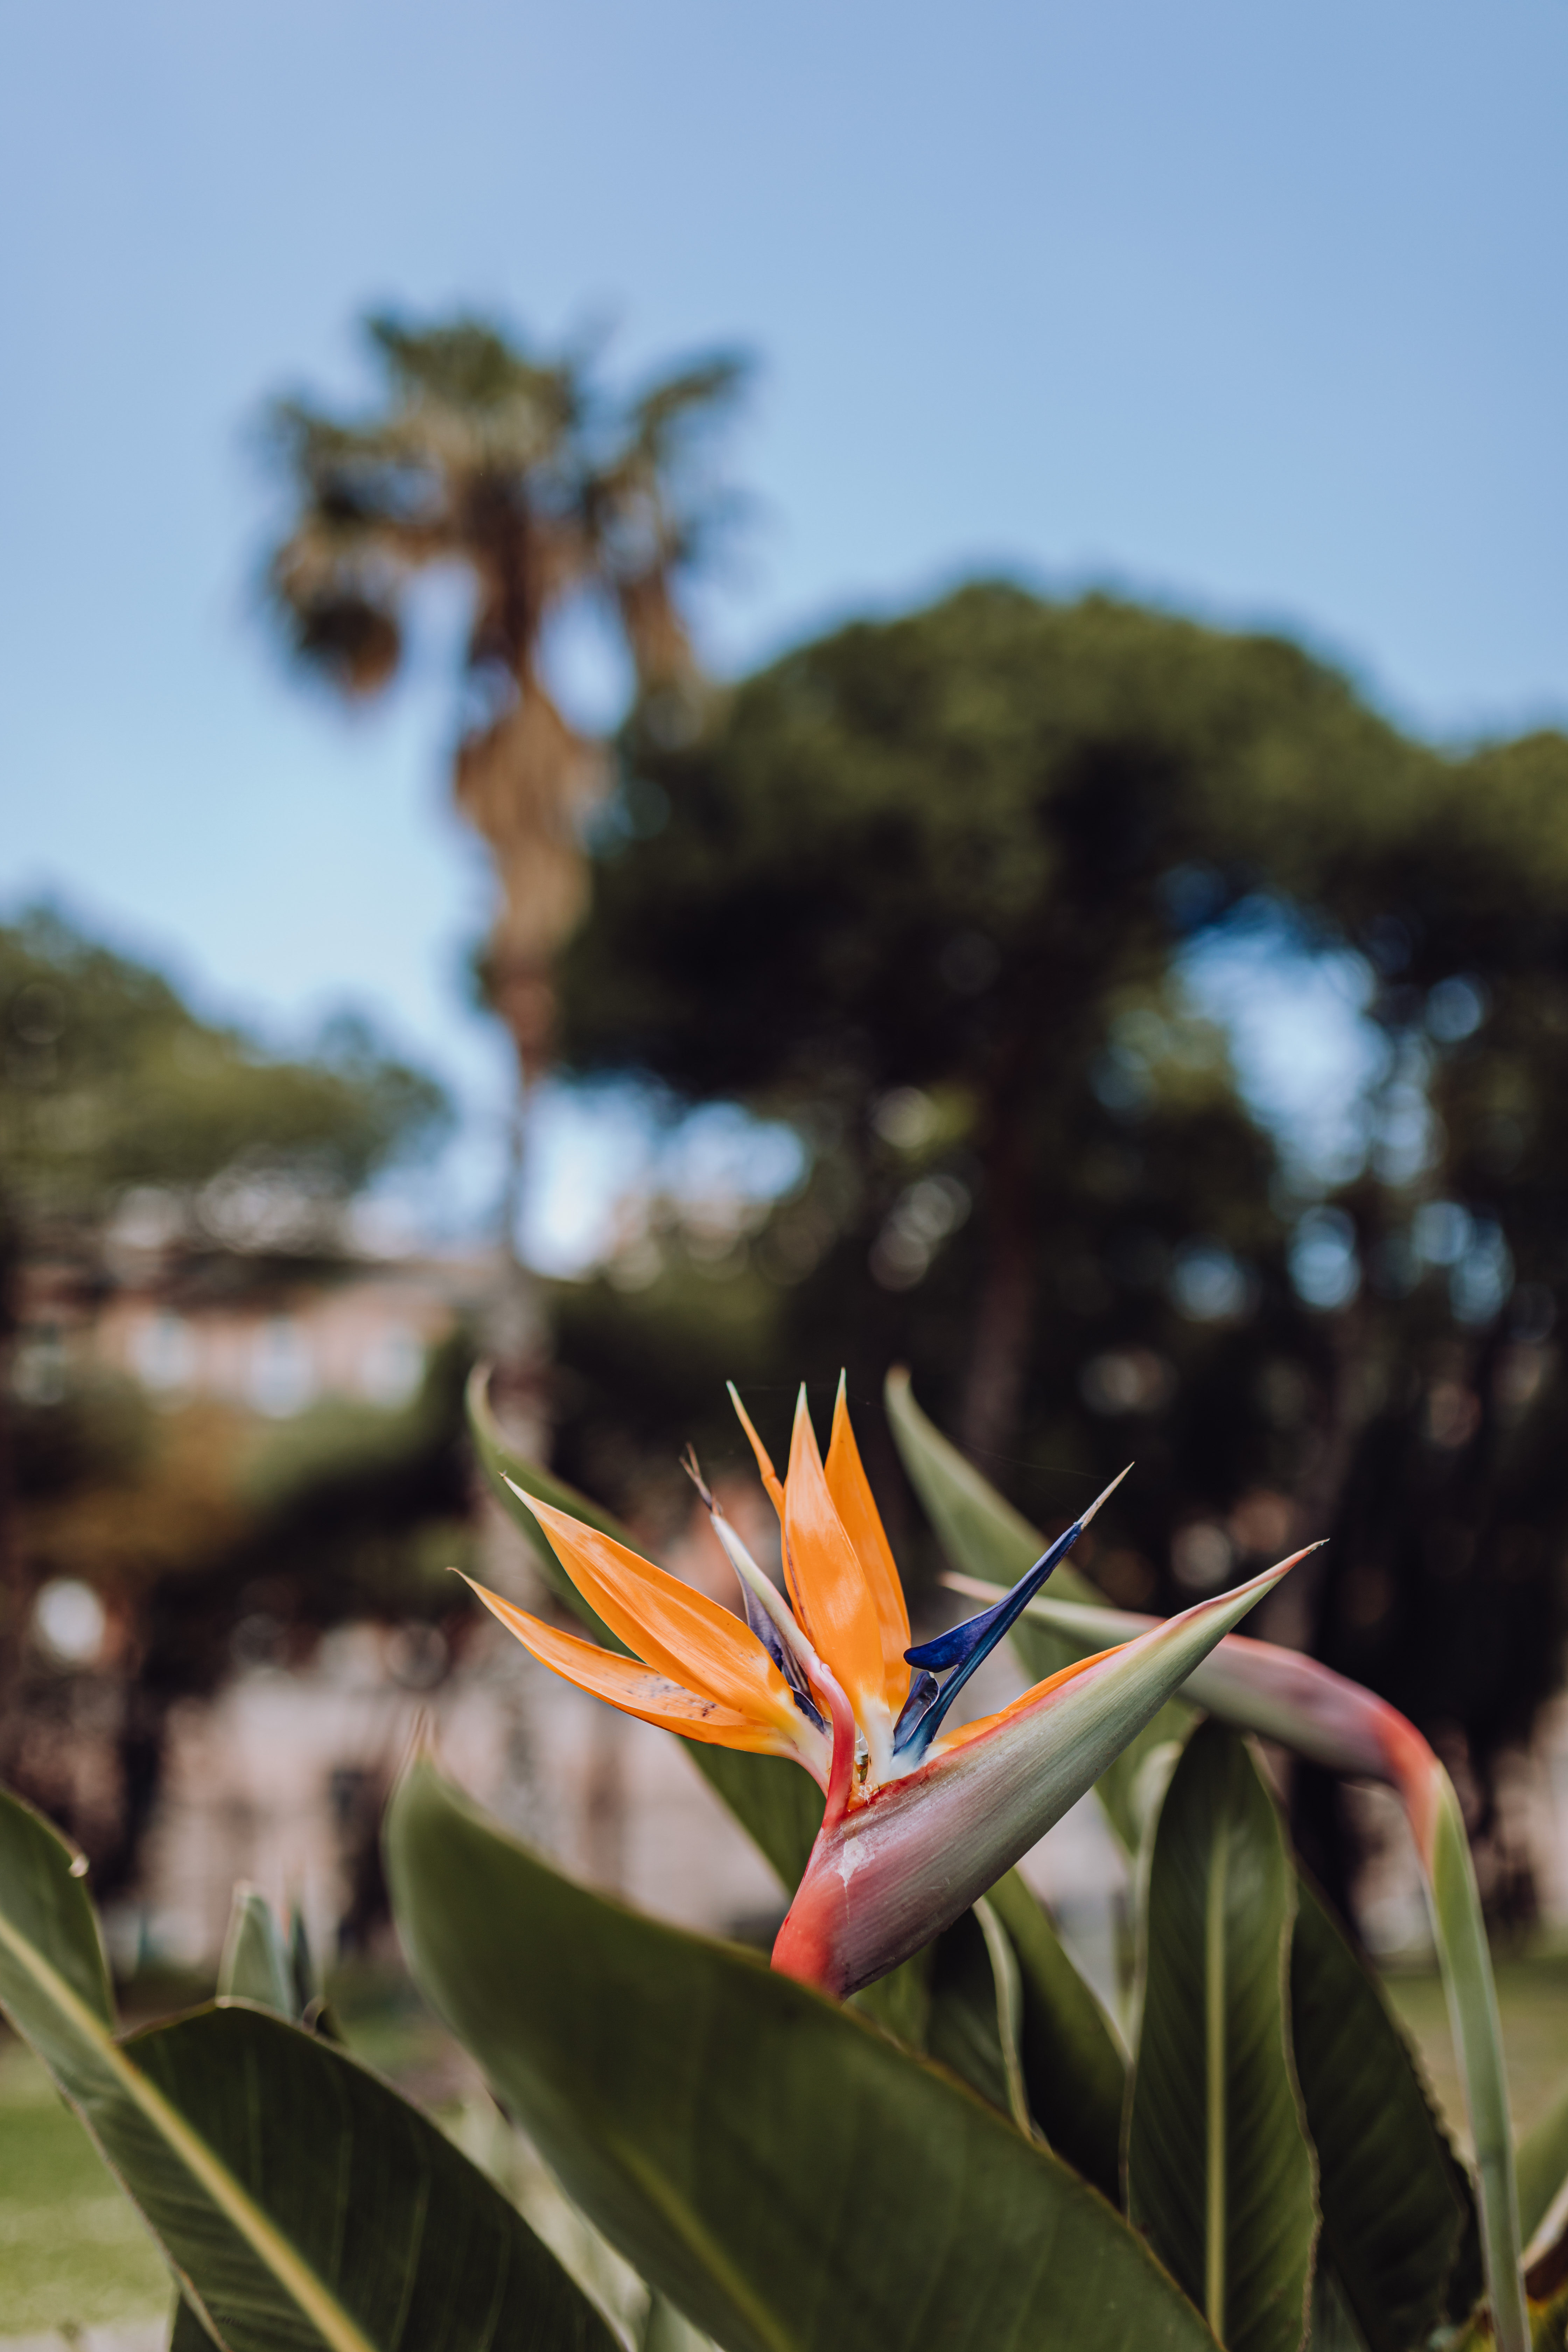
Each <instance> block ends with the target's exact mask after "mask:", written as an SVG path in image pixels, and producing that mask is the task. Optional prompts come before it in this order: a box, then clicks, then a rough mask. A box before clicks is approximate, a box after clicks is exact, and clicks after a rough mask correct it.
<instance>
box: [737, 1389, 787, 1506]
mask: <svg viewBox="0 0 1568 2352" xmlns="http://www.w3.org/2000/svg"><path fill="white" fill-rule="evenodd" d="M728 1386H729V1391H730V1402H731V1404H732V1405H733V1406H734V1408H735V1411H736V1412H737V1413H738V1414H739V1415H740V1421H741V1426H742V1429H743V1430H744V1431H745V1433H746V1435H747V1436H748V1437H749V1438H750V1439H751V1441H752V1453H753V1454H755V1455H756V1457H757V1468H758V1469H759V1470H760V1471H761V1472H762V1474H763V1486H765V1487H766V1488H767V1490H768V1499H769V1501H770V1502H771V1503H772V1505H773V1508H774V1510H775V1511H776V1512H777V1513H778V1515H779V1517H780V1518H781V1519H782V1518H783V1517H784V1488H783V1487H782V1486H780V1484H779V1474H778V1472H777V1471H776V1470H775V1469H774V1468H773V1456H772V1454H770V1453H769V1452H768V1449H767V1447H766V1446H765V1445H764V1444H763V1441H762V1439H761V1438H760V1437H759V1436H758V1435H757V1433H756V1431H755V1430H754V1429H753V1428H752V1416H751V1414H750V1413H749V1412H747V1411H746V1408H745V1406H744V1405H743V1404H742V1402H741V1391H740V1390H739V1389H738V1388H737V1387H736V1386H735V1383H734V1381H730V1382H729V1383H728Z"/></svg>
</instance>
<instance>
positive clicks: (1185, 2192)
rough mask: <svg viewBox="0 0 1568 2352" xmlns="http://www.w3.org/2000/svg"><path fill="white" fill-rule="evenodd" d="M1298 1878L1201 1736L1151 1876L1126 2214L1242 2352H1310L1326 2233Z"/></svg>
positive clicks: (1235, 1775)
mask: <svg viewBox="0 0 1568 2352" xmlns="http://www.w3.org/2000/svg"><path fill="white" fill-rule="evenodd" d="M1294 1895H1295V1873H1294V1872H1293V1870H1292V1869H1291V1866H1290V1863H1289V1857H1288V1855H1287V1853H1286V1850H1285V1841H1284V1838H1283V1835H1282V1833H1281V1831H1280V1827H1279V1815H1278V1813H1277V1812H1276V1810H1275V1806H1274V1801H1273V1800H1272V1798H1271V1797H1270V1796H1269V1794H1268V1790H1267V1789H1266V1788H1265V1787H1264V1785H1263V1782H1262V1780H1261V1779H1260V1777H1259V1775H1258V1769H1257V1767H1256V1765H1255V1764H1254V1763H1253V1760H1252V1758H1251V1755H1250V1754H1249V1752H1248V1750H1247V1747H1246V1745H1245V1744H1244V1742H1243V1741H1242V1740H1240V1739H1239V1738H1237V1737H1236V1735H1235V1734H1234V1733H1233V1732H1229V1731H1227V1730H1226V1729H1225V1728H1224V1727H1222V1726H1221V1725H1219V1724H1215V1723H1206V1724H1204V1725H1202V1726H1201V1727H1199V1729H1198V1730H1197V1731H1196V1732H1194V1735H1193V1738H1191V1740H1190V1741H1189V1742H1188V1744H1187V1748H1186V1751H1185V1753H1184V1756H1183V1758H1182V1760H1181V1762H1180V1763H1179V1764H1178V1766H1177V1767H1176V1769H1175V1772H1174V1773H1173V1776H1172V1780H1171V1784H1170V1787H1169V1789H1168V1790H1167V1791H1166V1794H1165V1801H1164V1803H1163V1805H1162V1807H1161V1809H1160V1819H1159V1824H1158V1827H1157V1829H1156V1832H1155V1835H1154V1842H1153V1851H1152V1857H1151V1862H1150V1869H1149V1895H1148V1906H1147V1912H1146V1917H1145V1938H1146V1948H1145V1953H1144V1960H1143V1993H1142V2028H1141V2031H1140V2034H1139V2040H1138V2050H1137V2055H1136V2058H1135V2060H1134V2066H1133V2080H1132V2096H1131V2108H1130V2116H1129V2128H1128V2210H1129V2211H1130V2212H1131V2216H1132V2219H1133V2221H1135V2222H1136V2223H1138V2224H1139V2226H1140V2227H1142V2229H1144V2230H1145V2231H1147V2233H1148V2237H1149V2242H1150V2243H1151V2245H1152V2247H1153V2249H1154V2251H1155V2252H1156V2253H1158V2254H1159V2255H1160V2257H1161V2259H1162V2260H1163V2262H1165V2263H1168V2264H1169V2266H1170V2268H1171V2270H1172V2271H1173V2273H1175V2275H1176V2277H1177V2278H1178V2279H1179V2280H1180V2281H1181V2283H1182V2284H1183V2285H1184V2287H1185V2288H1186V2289H1187V2291H1188V2293H1189V2294H1191V2295H1192V2296H1193V2298H1194V2301H1196V2302H1198V2303H1200V2304H1201V2305H1202V2307H1203V2308H1204V2310H1205V2312H1206V2313H1207V2315H1208V2317H1209V2321H1210V2324H1211V2326H1213V2328H1214V2331H1215V2335H1216V2336H1218V2337H1219V2338H1220V2340H1221V2341H1222V2343H1224V2344H1226V2345H1227V2346H1228V2347H1230V2352H1297V2347H1299V2346H1300V2342H1301V2338H1302V2336H1303V2333H1304V2331H1305V2327H1306V2324H1307V2304H1308V2293H1309V2289H1310V2284H1311V2275H1312V2248H1313V2240H1314V2238H1315V2236H1316V2232H1317V2216H1316V2213H1315V2211H1314V2209H1313V2202H1312V2157H1311V2150H1310V2146H1309V2143H1308V2140H1307V2136H1306V2132H1305V2129H1304V2128H1303V2126H1302V2122H1301V2117H1300V2112H1299V2109H1298V2106H1297V2097H1296V2086H1295V2083H1294V2081H1293V2079H1292V2075H1291V2069H1290V2052H1289V2033H1288V2026H1287V2016H1286V1969H1287V1961H1288V1958H1289V1935H1290V1926H1291V1918H1292V1914H1293V1910H1294Z"/></svg>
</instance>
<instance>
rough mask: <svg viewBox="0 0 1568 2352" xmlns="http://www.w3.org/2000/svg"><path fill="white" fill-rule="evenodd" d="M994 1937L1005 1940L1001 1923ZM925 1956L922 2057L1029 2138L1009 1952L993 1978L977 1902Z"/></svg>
mask: <svg viewBox="0 0 1568 2352" xmlns="http://www.w3.org/2000/svg"><path fill="white" fill-rule="evenodd" d="M993 1917H994V1914H993ZM993 1935H994V1936H1002V1937H1004V1938H1005V1930H1004V1929H1003V1928H1002V1927H1001V1923H1000V1922H999V1921H997V1922H996V1924H995V1927H994V1930H993ZM929 1951H930V1967H929V1969H928V1972H927V1984H928V1995H929V2003H930V2007H929V2014H928V2016H927V2020H926V2032H925V2042H924V2050H925V2054H926V2056H927V2057H929V2058H932V2059H934V2060H935V2061H936V2063H937V2064H938V2065H940V2066H945V2067H947V2068H948V2070H949V2071H950V2072H951V2073H952V2074H956V2075H957V2076H958V2078H959V2080H960V2082H961V2083H967V2084H968V2085H969V2087H970V2089H971V2090H972V2091H974V2092H976V2093H977V2094H978V2095H979V2096H980V2097H981V2098H983V2099H984V2101H985V2102H986V2104H987V2105H989V2106H993V2107H994V2108H995V2109H996V2110H997V2112H998V2114H1000V2115H1004V2116H1009V2117H1010V2118H1011V2120H1012V2121H1013V2122H1014V2123H1015V2124H1016V2125H1017V2126H1018V2127H1019V2128H1020V2129H1021V2130H1023V2131H1026V2132H1027V2131H1028V2130H1029V2129H1030V2121H1029V2118H1028V2114H1027V2099H1026V2092H1025V2089H1024V2079H1023V2060H1022V2054H1021V2053H1020V2051H1019V2047H1018V2039H1019V2036H1018V2016H1017V2011H1018V2008H1019V2007H1020V2006H1021V1998H1022V1997H1021V1994H1020V1992H1019V1989H1018V1963H1017V1960H1016V1957H1015V1955H1014V1953H1013V1950H1012V1947H1011V1946H1010V1945H1009V1946H1008V1948H1007V1953H1006V1958H1005V1959H1003V1960H1002V1961H1001V1963H1000V1966H1001V1971H1002V1975H1001V1979H1000V1980H999V1978H998V1962H997V1958H996V1956H995V1955H994V1950H993V1943H992V1939H991V1938H988V1937H987V1936H986V1934H985V1931H984V1927H982V1925H981V1919H980V1906H979V1904H976V1905H975V1906H974V1907H973V1910H970V1911H965V1912H964V1913H963V1915H962V1916H961V1917H959V1918H957V1919H955V1920H954V1921H953V1923H952V1927H948V1928H944V1930H943V1931H942V1934H941V1935H940V1936H939V1937H937V1939H936V1941H935V1943H934V1944H932V1945H931V1946H930V1947H929ZM908 1965H909V1963H908V1962H907V1961H906V1963H905V1966H906V1967H907V1966H908ZM999 2011H1000V2012H1003V2013H1001V2014H999Z"/></svg>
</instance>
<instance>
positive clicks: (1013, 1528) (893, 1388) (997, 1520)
mask: <svg viewBox="0 0 1568 2352" xmlns="http://www.w3.org/2000/svg"><path fill="white" fill-rule="evenodd" d="M882 1402H883V1403H884V1405H885V1407H886V1409H887V1414H888V1425H889V1428H890V1429H891V1431H892V1433H893V1443H894V1444H896V1445H897V1447H898V1449H899V1458H900V1461H901V1462H902V1464H903V1465H904V1469H905V1472H906V1474H907V1475H908V1477H909V1481H910V1486H912V1487H913V1488H914V1490H915V1492H916V1494H917V1495H918V1496H920V1498H921V1504H922V1505H923V1506H924V1508H925V1514H926V1517H927V1518H928V1519H930V1521H931V1525H932V1527H933V1528H935V1529H936V1534H937V1541H938V1542H939V1543H940V1544H941V1546H942V1549H943V1551H944V1552H946V1554H947V1556H948V1558H949V1559H950V1560H951V1561H952V1564H953V1566H954V1567H955V1568H962V1569H963V1570H964V1571H965V1573H966V1574H968V1575H970V1576H983V1577H984V1578H986V1579H987V1580H989V1581H990V1582H991V1583H993V1584H1002V1585H1014V1584H1016V1583H1017V1581H1018V1579H1019V1578H1020V1577H1021V1576H1023V1575H1024V1574H1026V1571H1027V1570H1029V1569H1031V1568H1033V1566H1034V1564H1035V1562H1036V1561H1037V1559H1039V1557H1040V1554H1041V1553H1042V1552H1043V1551H1044V1550H1045V1549H1046V1538H1045V1537H1044V1536H1043V1535H1042V1534H1041V1533H1040V1531H1039V1529H1038V1528H1036V1527H1031V1526H1030V1524H1029V1522H1028V1520H1027V1519H1026V1518H1025V1517H1024V1515H1023V1513H1022V1512H1021V1511H1016V1510H1015V1509H1014V1507H1013V1506H1012V1504H1011V1503H1009V1502H1008V1501H1007V1499H1006V1497H1005V1496H1003V1495H999V1494H998V1493H997V1491H996V1489H995V1487H994V1486H991V1485H990V1484H989V1483H988V1481H987V1480H986V1479H984V1478H983V1477H982V1476H981V1475H980V1473H979V1471H978V1470H976V1468H975V1467H974V1465H973V1463H972V1462H969V1461H967V1460H966V1459H965V1458H964V1456H963V1454H961V1453H960V1452H959V1450H958V1448H957V1446H956V1445H954V1444H952V1442H951V1441H950V1440H949V1439H948V1438H945V1437H944V1436H943V1435H942V1432H941V1430H940V1429H938V1428H937V1426H936V1424H935V1423H934V1422H931V1421H928V1420H927V1419H926V1416H925V1414H924V1413H923V1412H921V1409H920V1407H919V1405H918V1404H917V1403H916V1402H915V1399H914V1391H913V1390H912V1389H911V1388H910V1376H909V1374H908V1372H907V1371H905V1370H904V1369H903V1366H902V1365H901V1364H899V1365H895V1366H894V1368H893V1370H891V1371H890V1372H889V1374H888V1377H887V1379H886V1381H884V1382H883V1384H882ZM1051 1591H1052V1592H1053V1593H1054V1594H1055V1595H1056V1596H1057V1598H1058V1600H1062V1601H1101V1600H1102V1595H1101V1594H1100V1591H1098V1589H1097V1588H1096V1587H1095V1586H1094V1585H1092V1584H1090V1583H1089V1580H1088V1578H1087V1577H1083V1576H1080V1575H1079V1572H1078V1570H1077V1569H1075V1568H1074V1567H1072V1565H1071V1564H1070V1563H1069V1562H1068V1561H1067V1560H1064V1561H1063V1562H1062V1565H1061V1566H1060V1568H1058V1569H1056V1570H1054V1571H1053V1572H1052V1576H1051ZM1085 1654H1086V1653H1085V1652H1082V1651H1079V1650H1073V1649H1071V1648H1065V1649H1064V1650H1063V1652H1062V1654H1061V1656H1060V1657H1059V1658H1058V1661H1057V1664H1058V1665H1061V1666H1068V1665H1070V1664H1072V1662H1073V1660H1074V1658H1075V1657H1081V1656H1084V1655H1085ZM1047 1672H1048V1673H1052V1674H1054V1673H1055V1672H1056V1667H1055V1666H1052V1667H1049V1668H1047Z"/></svg>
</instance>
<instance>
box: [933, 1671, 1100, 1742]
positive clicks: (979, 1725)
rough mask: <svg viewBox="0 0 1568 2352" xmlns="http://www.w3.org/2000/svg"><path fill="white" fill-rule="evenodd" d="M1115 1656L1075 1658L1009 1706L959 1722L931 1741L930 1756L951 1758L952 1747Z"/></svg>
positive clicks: (981, 1732) (1004, 1719)
mask: <svg viewBox="0 0 1568 2352" xmlns="http://www.w3.org/2000/svg"><path fill="white" fill-rule="evenodd" d="M1114 1654H1115V1653H1114V1651H1111V1650H1096V1652H1095V1654H1094V1655H1093V1657H1092V1658H1075V1659H1074V1660H1073V1662H1072V1664H1071V1665H1070V1666H1062V1667H1060V1668H1058V1671H1057V1673H1055V1674H1054V1675H1047V1676H1046V1679H1045V1681H1044V1682H1043V1683H1036V1684H1035V1685H1034V1687H1033V1688H1032V1689H1031V1690H1026V1692H1025V1693H1024V1696H1023V1697H1022V1698H1016V1699H1015V1700H1014V1701H1013V1704H1012V1705H1011V1706H1004V1707H1000V1708H998V1710H997V1712H996V1713H995V1714H994V1715H981V1716H977V1717H975V1719H974V1721H973V1723H961V1724H960V1725H959V1727H958V1729H957V1730H956V1731H946V1732H943V1733H942V1734H941V1735H940V1736H939V1737H938V1738H935V1739H933V1740H932V1741H931V1754H932V1756H951V1755H952V1751H953V1749H954V1748H967V1747H968V1745H969V1743H970V1741H971V1740H972V1739H983V1738H984V1737H985V1734H986V1733H987V1732H988V1731H994V1730H995V1728H996V1726H997V1725H998V1724H999V1723H1005V1722H1006V1720H1007V1718H1008V1717H1009V1716H1011V1715H1022V1714H1023V1713H1024V1712H1025V1710H1026V1708H1028V1707H1031V1706H1036V1705H1037V1703H1038V1701H1039V1700H1041V1699H1043V1698H1046V1697H1048V1696H1049V1695H1050V1693H1051V1692H1052V1691H1054V1690H1058V1689H1059V1688H1060V1687H1061V1685H1062V1684H1063V1683H1070V1682H1071V1681H1072V1680H1073V1677H1074V1676H1075V1675H1081V1674H1082V1673H1083V1671H1084V1669H1085V1668H1086V1667H1087V1666H1098V1665H1099V1664H1100V1660H1101V1658H1109V1657H1111V1656H1113V1655H1114Z"/></svg>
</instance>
